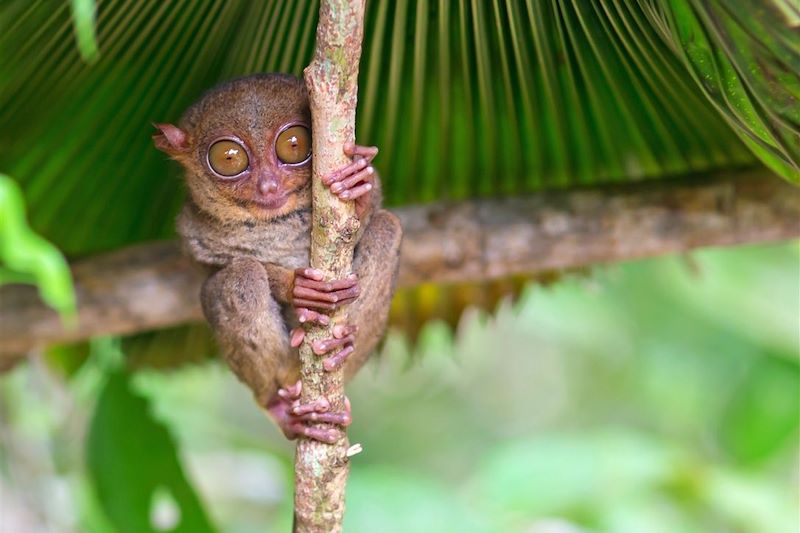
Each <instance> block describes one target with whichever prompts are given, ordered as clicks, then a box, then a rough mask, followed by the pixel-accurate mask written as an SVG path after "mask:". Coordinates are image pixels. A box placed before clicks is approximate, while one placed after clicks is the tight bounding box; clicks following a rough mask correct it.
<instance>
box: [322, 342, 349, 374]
mask: <svg viewBox="0 0 800 533" xmlns="http://www.w3.org/2000/svg"><path fill="white" fill-rule="evenodd" d="M355 350H356V349H355V347H354V346H353V345H352V344H351V345H349V346H345V347H344V349H342V350H341V351H339V353H337V354H335V355H332V356H330V357H328V358H327V359H325V360H324V361H323V362H322V368H323V369H325V372H333V371H334V370H336V369H337V368H339V367H340V366H342V364H343V363H344V362H345V360H347V358H348V357H350V355H351V354H352V353H353V352H354V351H355Z"/></svg>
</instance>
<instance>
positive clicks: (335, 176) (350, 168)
mask: <svg viewBox="0 0 800 533" xmlns="http://www.w3.org/2000/svg"><path fill="white" fill-rule="evenodd" d="M368 166H369V161H368V160H366V159H357V160H355V161H353V162H352V163H350V164H349V165H347V166H346V167H344V168H341V169H339V170H336V171H334V172H331V173H330V174H329V175H327V176H325V177H324V178H322V183H324V184H325V185H331V184H333V183H336V182H337V181H340V180H342V179H344V178H347V177H349V176H351V175H352V174H353V173H355V172H358V171H359V170H362V169H364V168H366V167H368Z"/></svg>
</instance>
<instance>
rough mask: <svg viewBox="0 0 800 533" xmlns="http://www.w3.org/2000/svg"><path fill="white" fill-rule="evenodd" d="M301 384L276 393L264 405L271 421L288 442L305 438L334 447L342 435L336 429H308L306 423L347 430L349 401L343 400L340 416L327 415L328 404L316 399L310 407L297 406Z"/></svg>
mask: <svg viewBox="0 0 800 533" xmlns="http://www.w3.org/2000/svg"><path fill="white" fill-rule="evenodd" d="M301 391H302V384H301V382H300V381H298V382H297V383H295V384H294V385H292V386H290V387H284V388H282V389H279V390H278V394H277V395H275V397H274V398H273V399H272V401H270V403H269V405H267V409H268V410H269V412H270V414H271V415H272V417H273V418H274V419H275V421H276V422H277V423H278V426H279V427H280V428H281V431H283V434H284V435H286V438H288V439H296V438H298V437H307V438H309V439H314V440H318V441H321V442H327V443H334V442H336V441H337V440H339V439H340V438H342V432H341V431H340V430H338V429H326V428H319V427H313V426H310V425H309V423H314V422H326V423H329V424H336V425H339V426H349V425H350V422H351V421H352V417H351V415H350V400H348V399H347V397H345V399H344V405H345V411H344V412H341V413H331V412H329V411H330V408H331V405H330V402H328V400H327V399H326V398H324V397H323V398H320V399H319V400H317V401H316V402H314V403H308V404H301V403H300V392H301Z"/></svg>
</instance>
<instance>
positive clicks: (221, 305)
mask: <svg viewBox="0 0 800 533" xmlns="http://www.w3.org/2000/svg"><path fill="white" fill-rule="evenodd" d="M200 299H201V302H202V304H203V313H204V314H205V316H206V319H207V320H208V322H209V324H211V328H212V329H213V330H214V334H215V335H216V338H217V343H218V344H219V346H220V348H221V349H222V355H223V357H224V358H225V360H226V361H227V363H228V366H230V368H231V370H233V372H234V374H236V376H237V377H238V378H239V379H240V380H241V381H242V382H244V383H245V384H246V385H247V386H248V387H249V388H250V390H251V391H252V392H253V395H254V396H255V397H256V401H257V402H258V404H259V405H260V406H262V407H263V408H265V409H267V411H268V412H269V414H270V415H271V416H272V418H273V419H275V421H276V422H277V424H278V426H279V427H280V428H281V430H282V431H283V433H284V434H285V435H286V436H287V437H288V438H295V437H298V436H300V435H303V436H306V437H310V438H314V439H318V440H324V441H326V442H328V441H335V440H336V438H338V432H335V431H333V432H332V431H327V430H324V429H319V428H314V427H309V426H308V424H307V421H308V420H319V421H320V422H326V421H330V422H333V423H337V424H344V423H347V422H348V418H349V414H347V413H344V414H338V415H337V414H335V413H324V416H323V412H324V411H327V407H326V406H324V405H317V406H314V409H313V410H314V411H318V412H319V413H320V415H319V416H321V418H315V417H316V416H318V415H317V414H310V412H309V410H308V409H309V408H308V406H300V405H299V401H298V398H299V393H300V389H299V387H296V388H292V387H288V388H286V389H279V388H278V383H285V382H286V380H287V376H288V374H291V372H292V369H293V367H294V366H295V364H294V362H293V360H292V358H294V357H295V355H294V354H293V350H292V349H291V348H290V346H289V333H288V332H287V331H286V325H285V323H284V318H283V315H282V314H281V310H280V307H279V306H278V303H277V302H276V301H275V299H274V298H273V296H272V292H271V290H270V283H269V279H268V277H267V272H266V270H265V269H264V267H263V266H262V265H261V263H259V262H258V261H255V260H253V259H235V260H233V261H232V262H231V263H230V264H229V265H228V266H226V267H225V268H223V269H221V270H219V271H218V272H216V273H215V274H213V275H212V276H211V277H209V278H208V280H206V282H205V283H204V284H203V289H202V291H201V293H200ZM284 374H286V375H284ZM297 406H300V407H303V409H301V410H300V412H298V413H294V412H293V411H292V409H293V408H294V407H297Z"/></svg>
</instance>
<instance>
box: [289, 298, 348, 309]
mask: <svg viewBox="0 0 800 533" xmlns="http://www.w3.org/2000/svg"><path fill="white" fill-rule="evenodd" d="M353 300H355V298H347V299H346V300H340V301H338V302H336V303H330V302H317V301H314V300H305V299H302V298H300V299H298V298H295V299H294V305H297V306H300V307H313V308H314V309H316V310H317V311H336V310H337V309H338V308H340V307H342V306H343V305H345V304H349V303H350V302H352V301H353Z"/></svg>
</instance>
